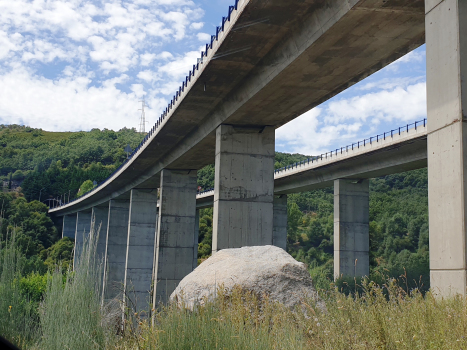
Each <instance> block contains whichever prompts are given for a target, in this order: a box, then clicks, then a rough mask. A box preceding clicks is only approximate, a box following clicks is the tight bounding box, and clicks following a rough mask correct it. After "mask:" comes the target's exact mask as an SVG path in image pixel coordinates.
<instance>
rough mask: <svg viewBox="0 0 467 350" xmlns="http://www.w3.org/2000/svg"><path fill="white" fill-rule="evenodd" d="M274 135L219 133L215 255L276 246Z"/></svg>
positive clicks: (267, 131) (270, 131) (228, 129)
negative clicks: (242, 248) (225, 250)
mask: <svg viewBox="0 0 467 350" xmlns="http://www.w3.org/2000/svg"><path fill="white" fill-rule="evenodd" d="M274 136H275V131H274V128H272V127H262V128H242V127H233V126H231V125H221V126H219V128H218V129H217V136H216V138H217V142H216V164H215V178H214V183H215V184H214V213H213V214H214V215H213V226H212V227H213V229H212V251H213V253H215V252H217V251H218V250H221V249H225V248H241V247H244V246H260V245H272V243H273V239H272V231H273V194H274V144H275V139H274Z"/></svg>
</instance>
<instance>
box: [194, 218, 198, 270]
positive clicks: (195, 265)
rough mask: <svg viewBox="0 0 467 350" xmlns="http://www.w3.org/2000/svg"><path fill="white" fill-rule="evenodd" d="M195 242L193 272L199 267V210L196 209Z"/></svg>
mask: <svg viewBox="0 0 467 350" xmlns="http://www.w3.org/2000/svg"><path fill="white" fill-rule="evenodd" d="M194 238H195V239H194V242H193V270H194V269H196V268H197V267H198V240H199V209H196V217H195V237H194Z"/></svg>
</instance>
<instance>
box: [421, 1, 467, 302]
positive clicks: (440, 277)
mask: <svg viewBox="0 0 467 350" xmlns="http://www.w3.org/2000/svg"><path fill="white" fill-rule="evenodd" d="M425 12H426V17H425V23H426V61H427V107H428V208H429V209H428V210H429V221H430V270H431V273H430V278H431V288H432V290H433V291H434V292H435V293H438V294H440V295H443V296H449V295H453V294H461V295H466V288H467V276H466V271H467V246H466V244H467V243H466V234H467V228H466V223H467V215H466V214H467V195H466V190H467V187H466V183H467V171H466V170H467V168H466V163H467V126H466V121H467V2H466V1H464V0H444V1H441V0H426V1H425Z"/></svg>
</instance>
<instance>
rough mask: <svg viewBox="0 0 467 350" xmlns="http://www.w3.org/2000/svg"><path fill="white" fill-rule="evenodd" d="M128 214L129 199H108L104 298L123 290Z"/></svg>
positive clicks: (114, 295)
mask: <svg viewBox="0 0 467 350" xmlns="http://www.w3.org/2000/svg"><path fill="white" fill-rule="evenodd" d="M129 214H130V201H129V200H115V199H112V200H111V201H110V203H109V224H108V226H107V245H106V253H105V263H104V267H105V268H104V290H103V293H104V299H112V298H115V297H117V296H118V295H119V294H121V293H122V292H123V285H124V280H125V262H126V246H127V239H128V222H129V221H128V220H129Z"/></svg>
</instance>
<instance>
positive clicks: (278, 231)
mask: <svg viewBox="0 0 467 350" xmlns="http://www.w3.org/2000/svg"><path fill="white" fill-rule="evenodd" d="M272 244H273V245H275V246H276V247H279V248H282V249H284V250H287V195H286V194H283V195H280V196H275V197H274V228H273V242H272Z"/></svg>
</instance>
